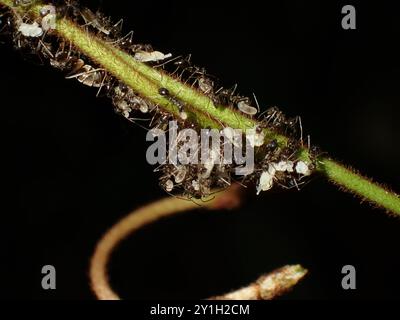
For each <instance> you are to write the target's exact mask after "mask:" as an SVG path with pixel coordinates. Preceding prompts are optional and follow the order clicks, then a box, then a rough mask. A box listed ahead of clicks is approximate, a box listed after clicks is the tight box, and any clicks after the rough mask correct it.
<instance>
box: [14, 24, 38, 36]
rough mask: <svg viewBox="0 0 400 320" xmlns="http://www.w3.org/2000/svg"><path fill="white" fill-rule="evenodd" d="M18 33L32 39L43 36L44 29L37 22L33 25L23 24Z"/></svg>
mask: <svg viewBox="0 0 400 320" xmlns="http://www.w3.org/2000/svg"><path fill="white" fill-rule="evenodd" d="M18 31H19V32H21V34H22V35H23V36H24V37H32V38H37V37H40V36H41V35H42V34H43V29H42V28H41V27H39V24H38V23H37V22H36V21H35V22H33V23H31V24H29V23H24V22H22V23H21V24H20V25H19V27H18Z"/></svg>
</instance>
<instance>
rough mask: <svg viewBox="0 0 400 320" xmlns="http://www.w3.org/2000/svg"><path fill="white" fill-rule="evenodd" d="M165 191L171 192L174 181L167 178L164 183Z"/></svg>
mask: <svg viewBox="0 0 400 320" xmlns="http://www.w3.org/2000/svg"><path fill="white" fill-rule="evenodd" d="M164 188H165V191H167V192H171V191H172V190H173V189H174V182H173V181H172V180H167V181H166V182H165V184H164Z"/></svg>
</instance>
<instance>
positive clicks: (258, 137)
mask: <svg viewBox="0 0 400 320" xmlns="http://www.w3.org/2000/svg"><path fill="white" fill-rule="evenodd" d="M246 138H247V139H248V140H249V143H250V145H251V146H252V147H261V146H262V145H263V144H264V139H265V134H264V132H263V131H262V130H260V129H259V127H258V126H256V127H255V128H254V129H253V130H251V131H250V132H248V133H247V134H246Z"/></svg>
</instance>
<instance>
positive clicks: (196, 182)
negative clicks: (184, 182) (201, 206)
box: [192, 180, 200, 191]
mask: <svg viewBox="0 0 400 320" xmlns="http://www.w3.org/2000/svg"><path fill="white" fill-rule="evenodd" d="M192 187H193V189H194V190H196V191H199V190H200V184H199V182H198V181H197V180H192Z"/></svg>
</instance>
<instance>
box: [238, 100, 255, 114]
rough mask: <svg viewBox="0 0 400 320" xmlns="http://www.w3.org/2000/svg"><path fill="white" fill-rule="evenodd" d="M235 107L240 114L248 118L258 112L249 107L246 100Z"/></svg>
mask: <svg viewBox="0 0 400 320" xmlns="http://www.w3.org/2000/svg"><path fill="white" fill-rule="evenodd" d="M237 107H238V109H239V110H240V111H241V112H242V113H244V114H247V115H249V116H254V115H256V114H257V112H258V110H257V108H254V107H252V106H250V105H249V104H248V102H247V101H246V100H242V101H239V102H238V103H237Z"/></svg>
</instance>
